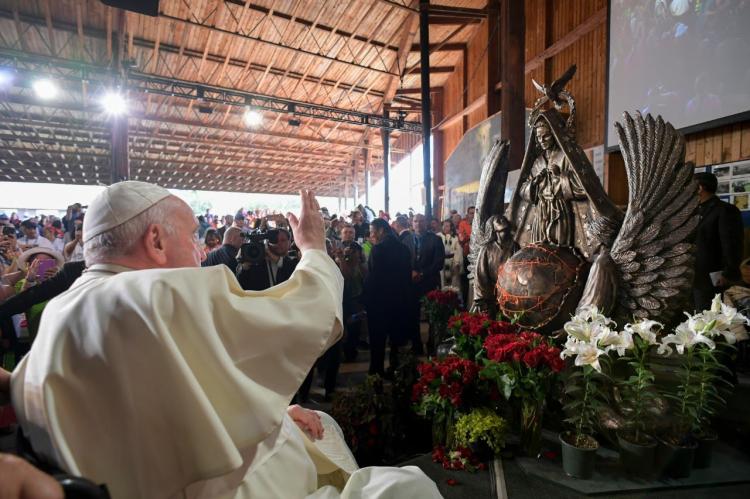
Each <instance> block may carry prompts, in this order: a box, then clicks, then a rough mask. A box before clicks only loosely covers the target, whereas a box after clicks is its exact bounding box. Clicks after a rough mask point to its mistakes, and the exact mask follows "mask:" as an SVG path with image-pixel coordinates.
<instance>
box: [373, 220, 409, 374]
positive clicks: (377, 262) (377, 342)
mask: <svg viewBox="0 0 750 499" xmlns="http://www.w3.org/2000/svg"><path fill="white" fill-rule="evenodd" d="M370 234H371V236H372V239H373V240H374V242H375V245H374V246H373V248H372V251H371V252H370V258H369V260H368V272H367V277H366V278H365V291H364V302H365V308H366V310H367V321H368V326H369V327H368V330H369V335H370V369H369V373H370V374H379V375H381V376H382V375H384V374H385V369H384V364H385V343H386V340H388V339H390V344H391V354H390V364H391V369H394V368H395V367H396V365H397V362H398V347H399V346H400V345H401V344H403V342H404V340H405V339H406V334H407V329H408V326H409V320H410V317H409V312H410V310H409V299H410V296H411V286H410V283H411V255H410V254H409V249H408V248H407V247H406V246H404V245H403V244H401V243H400V242H399V241H398V239H396V235H395V234H394V233H393V231H392V230H391V228H390V227H389V226H388V222H386V221H385V220H383V219H381V218H377V219H375V220H373V221H372V223H371V224H370Z"/></svg>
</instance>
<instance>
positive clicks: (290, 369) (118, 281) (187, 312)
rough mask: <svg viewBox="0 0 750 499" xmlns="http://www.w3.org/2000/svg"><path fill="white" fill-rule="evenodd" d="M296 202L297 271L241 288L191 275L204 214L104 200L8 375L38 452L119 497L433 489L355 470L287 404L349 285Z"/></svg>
mask: <svg viewBox="0 0 750 499" xmlns="http://www.w3.org/2000/svg"><path fill="white" fill-rule="evenodd" d="M301 202H302V209H301V213H300V216H299V218H297V217H295V216H294V215H291V214H290V215H289V220H290V223H291V225H292V229H293V231H294V235H295V239H296V243H297V246H298V247H299V248H300V250H301V252H302V257H301V259H300V261H299V264H298V265H297V269H296V271H295V272H294V275H292V277H291V278H290V279H289V280H288V281H286V282H284V283H282V284H280V285H278V286H275V287H273V288H270V289H268V290H266V291H262V292H248V291H243V290H242V289H241V287H240V286H239V284H238V283H237V280H236V278H235V276H234V275H232V273H231V272H230V271H229V270H228V268H227V267H226V266H224V265H219V266H214V267H206V268H197V267H198V266H199V264H200V259H201V249H200V246H199V243H198V239H197V229H198V223H197V222H196V220H195V217H194V216H193V214H192V212H191V210H190V207H189V206H188V205H187V204H185V203H184V202H183V201H181V200H180V199H178V198H176V197H174V196H172V195H170V193H169V192H168V191H167V190H165V189H163V188H161V187H158V186H156V185H151V184H146V183H142V182H133V181H128V182H121V183H118V184H115V185H113V186H111V187H109V188H107V189H106V190H105V191H104V192H103V193H101V194H100V195H99V196H98V197H97V198H96V199H95V200H94V201H93V202H92V203H91V205H90V207H89V210H88V213H87V216H86V218H85V220H84V224H83V241H84V253H85V258H86V263H87V265H88V270H87V271H86V272H85V273H84V274H83V276H82V277H81V278H79V279H78V280H77V281H76V282H75V283H74V285H73V286H72V288H71V289H70V290H68V291H67V292H65V293H64V294H62V295H60V296H58V297H57V298H55V299H53V300H51V301H50V302H49V303H48V305H47V309H46V312H45V315H44V316H43V317H42V322H41V327H40V330H39V333H38V335H37V338H36V341H35V343H34V344H33V346H32V348H31V351H30V352H29V354H28V355H27V356H26V357H25V358H24V360H23V361H22V362H21V363H20V364H19V366H18V368H17V369H16V370H15V371H14V373H13V379H12V383H11V392H12V400H13V405H14V408H15V409H16V412H17V415H18V418H19V421H20V422H21V427H22V429H23V432H24V434H25V436H26V437H27V438H28V439H29V440H30V442H31V444H32V447H33V449H34V450H35V452H36V453H37V454H38V455H40V456H41V457H42V458H43V459H45V460H48V461H50V462H52V463H53V464H56V465H57V466H59V467H61V468H63V469H64V470H65V471H67V472H69V473H71V474H75V475H82V476H85V477H87V478H89V479H92V480H94V481H97V482H100V483H105V484H106V485H107V487H108V488H109V490H110V493H111V495H112V497H113V498H114V499H136V498H138V499H151V498H154V499H171V498H200V499H203V498H216V499H218V498H222V499H225V498H235V499H240V498H250V497H258V498H267V497H268V498H271V497H274V498H276V497H278V498H299V497H317V498H337V497H341V498H354V497H373V498H396V497H399V498H402V497H410V498H413V499H417V498H433V497H440V494H439V492H438V490H437V488H436V486H435V484H434V483H433V482H432V481H431V480H429V479H428V478H427V477H426V476H425V475H424V474H423V473H422V472H421V471H420V470H419V469H418V468H414V467H405V468H363V469H357V466H356V463H355V462H354V459H353V457H352V456H351V453H350V452H349V450H348V449H347V448H346V446H345V445H342V444H343V440H342V439H341V437H340V433H339V432H340V429H338V428H337V426H336V425H335V422H333V421H332V420H330V418H326V417H323V420H322V421H321V420H320V419H319V416H317V415H316V414H317V413H314V412H311V411H305V410H303V409H301V408H298V407H296V406H293V407H292V409H289V408H288V404H289V402H290V400H291V399H292V396H293V394H294V393H295V392H296V390H297V389H298V388H299V386H300V384H301V383H302V381H303V379H304V378H305V375H306V374H307V372H308V371H309V370H310V368H311V367H312V365H313V363H314V362H315V360H316V359H317V358H318V357H319V356H320V355H321V353H322V352H323V351H325V349H326V348H328V346H330V345H331V344H333V343H334V342H335V341H337V340H338V339H339V337H340V335H341V329H342V325H341V302H342V299H341V296H342V292H343V289H342V288H343V279H342V277H341V274H340V272H339V270H338V268H337V267H336V265H335V263H334V262H333V260H331V259H330V258H329V257H328V255H327V254H326V252H325V242H324V237H323V220H322V217H321V215H320V213H319V212H318V210H319V206H318V203H317V201H316V200H315V197H314V196H313V194H312V193H310V192H304V191H303V192H302V193H301ZM48 314H49V315H48ZM50 317H54V320H48V319H49V318H50ZM295 423H297V424H295ZM324 428H325V430H324ZM321 436H323V440H322V441H320V442H325V443H326V445H321V443H320V442H317V443H316V442H314V440H315V439H316V438H320V437H321ZM323 448H325V449H328V451H327V452H328V454H326V452H323V451H322V450H320V449H323ZM330 449H336V450H335V451H334V452H331V451H330ZM326 484H327V485H326Z"/></svg>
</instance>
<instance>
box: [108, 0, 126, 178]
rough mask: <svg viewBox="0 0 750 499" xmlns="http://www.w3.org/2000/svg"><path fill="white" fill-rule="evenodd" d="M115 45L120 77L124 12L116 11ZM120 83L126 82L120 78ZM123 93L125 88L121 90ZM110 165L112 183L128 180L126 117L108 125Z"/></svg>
mask: <svg viewBox="0 0 750 499" xmlns="http://www.w3.org/2000/svg"><path fill="white" fill-rule="evenodd" d="M116 14H117V37H116V40H117V43H116V44H113V46H112V58H113V61H114V64H115V70H116V71H117V72H118V73H119V74H120V75H122V52H123V50H124V48H125V12H123V11H122V9H117V12H116ZM120 81H122V82H125V81H127V79H126V78H122V79H121V80H120ZM121 91H122V92H123V93H125V92H126V88H124V86H123V88H122V89H121ZM110 133H111V135H110V151H109V152H110V164H111V165H112V183H113V184H114V183H117V182H122V181H123V180H130V160H129V157H128V116H127V114H123V115H120V116H113V117H112V123H111V124H110Z"/></svg>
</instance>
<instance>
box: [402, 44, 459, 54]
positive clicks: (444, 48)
mask: <svg viewBox="0 0 750 499" xmlns="http://www.w3.org/2000/svg"><path fill="white" fill-rule="evenodd" d="M466 47H467V45H466V44H465V43H444V44H440V43H431V44H430V53H431V54H432V53H435V52H463V50H464V49H465V48H466ZM409 51H411V52H419V44H418V43H413V44H412V45H411V48H410V49H409Z"/></svg>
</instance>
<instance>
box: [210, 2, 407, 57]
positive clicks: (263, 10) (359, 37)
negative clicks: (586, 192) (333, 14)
mask: <svg viewBox="0 0 750 499" xmlns="http://www.w3.org/2000/svg"><path fill="white" fill-rule="evenodd" d="M225 2H226V3H228V4H234V5H238V6H239V5H243V0H225ZM250 8H251V9H252V10H254V11H256V12H260V13H261V14H268V13H269V11H270V9H268V8H266V7H263V6H261V5H256V4H252V5H250ZM271 15H272V16H273V17H277V18H279V19H284V20H285V21H289V22H293V23H297V24H301V25H303V26H306V27H308V28H310V27H312V25H313V21H310V20H308V19H303V18H300V17H294V18H293V17H292V16H291V15H289V14H285V13H283V12H279V11H278V10H276V11H274V12H273V13H272V14H271ZM316 28H317V29H319V30H321V31H326V32H328V33H333V32H336V33H335V34H337V35H338V36H341V37H342V38H351V39H354V40H357V41H359V42H363V43H368V44H370V45H373V46H375V47H381V48H386V49H388V50H393V51H398V47H396V46H393V45H388V44H386V43H383V42H380V41H377V40H370V41H367V37H365V36H363V35H358V34H357V33H356V32H351V33H350V32H347V31H342V30H340V29H337V28H335V27H332V26H328V25H326V24H318V25H317V26H316ZM355 31H356V28H355Z"/></svg>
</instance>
